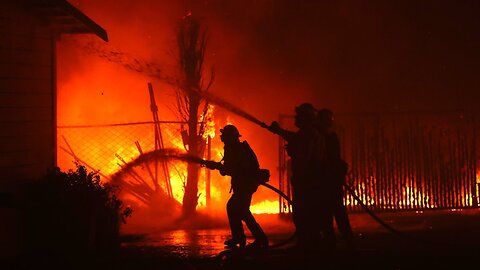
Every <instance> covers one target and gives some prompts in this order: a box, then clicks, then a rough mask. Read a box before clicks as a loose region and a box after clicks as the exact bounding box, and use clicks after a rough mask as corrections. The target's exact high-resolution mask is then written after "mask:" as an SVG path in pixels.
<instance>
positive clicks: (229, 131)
mask: <svg viewBox="0 0 480 270" xmlns="http://www.w3.org/2000/svg"><path fill="white" fill-rule="evenodd" d="M220 132H221V133H222V134H221V136H225V137H234V138H238V137H241V136H242V135H240V132H238V129H237V127H236V126H234V125H230V124H228V125H226V126H225V127H223V128H221V129H220Z"/></svg>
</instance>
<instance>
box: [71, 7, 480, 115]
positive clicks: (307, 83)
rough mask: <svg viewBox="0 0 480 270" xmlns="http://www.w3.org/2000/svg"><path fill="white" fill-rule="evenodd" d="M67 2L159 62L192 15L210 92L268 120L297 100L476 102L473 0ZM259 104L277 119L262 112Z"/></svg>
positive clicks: (359, 105) (437, 106) (114, 40)
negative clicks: (210, 75)
mask: <svg viewBox="0 0 480 270" xmlns="http://www.w3.org/2000/svg"><path fill="white" fill-rule="evenodd" d="M71 3H72V4H74V5H76V6H77V7H79V8H80V9H81V10H82V11H84V12H85V13H86V14H88V15H89V16H90V17H91V18H92V19H94V20H95V21H96V22H98V23H99V24H100V25H101V26H103V27H104V28H105V29H106V30H107V32H108V33H109V37H110V40H111V41H110V43H111V44H112V45H114V46H116V47H117V48H120V49H122V50H124V51H127V52H129V53H132V54H134V55H139V56H141V57H144V58H151V60H153V61H157V60H160V61H164V62H165V63H166V62H168V61H169V59H165V58H166V57H164V56H166V55H167V52H170V53H171V52H174V51H175V40H174V39H175V36H174V31H175V27H176V20H177V19H178V18H179V17H181V16H182V15H184V14H185V13H186V12H187V11H188V10H191V11H192V12H193V15H195V16H197V17H199V18H201V20H202V22H204V25H205V26H206V27H207V28H208V29H209V36H210V43H209V47H208V52H207V53H208V55H207V58H208V59H207V61H208V63H209V64H214V65H215V69H216V73H217V78H216V84H215V86H214V87H213V88H212V92H214V93H218V95H221V96H223V97H225V98H232V97H235V100H240V102H241V103H244V104H241V105H243V106H245V108H247V109H250V110H252V111H253V112H255V113H256V114H257V115H260V116H263V117H265V118H268V119H272V118H273V117H276V116H275V115H276V114H277V113H280V112H283V113H289V112H290V111H291V110H292V108H293V106H294V105H295V104H298V103H299V102H302V101H310V102H312V103H314V105H316V106H328V107H331V108H333V109H334V110H336V111H339V112H341V111H348V112H356V111H392V110H400V111H406V110H423V109H426V110H456V109H462V108H473V107H475V105H476V104H475V102H474V101H475V100H478V97H479V94H477V93H478V91H476V90H477V89H478V87H479V78H478V76H476V75H477V73H478V68H477V63H479V60H480V52H479V50H478V48H479V47H480V46H479V45H480V35H479V30H480V19H479V17H478V12H479V11H480V3H478V1H294V0H229V1H225V0H202V1H194V0H190V1H188V0H184V1H145V0H144V1H134V0H115V1H114V0H102V1H99V0H76V1H74V0H72V1H71ZM162 58H163V59H162ZM266 103H272V104H271V105H269V107H271V108H275V109H277V110H274V109H272V110H271V112H272V114H268V113H264V112H263V111H264V110H265V105H266Z"/></svg>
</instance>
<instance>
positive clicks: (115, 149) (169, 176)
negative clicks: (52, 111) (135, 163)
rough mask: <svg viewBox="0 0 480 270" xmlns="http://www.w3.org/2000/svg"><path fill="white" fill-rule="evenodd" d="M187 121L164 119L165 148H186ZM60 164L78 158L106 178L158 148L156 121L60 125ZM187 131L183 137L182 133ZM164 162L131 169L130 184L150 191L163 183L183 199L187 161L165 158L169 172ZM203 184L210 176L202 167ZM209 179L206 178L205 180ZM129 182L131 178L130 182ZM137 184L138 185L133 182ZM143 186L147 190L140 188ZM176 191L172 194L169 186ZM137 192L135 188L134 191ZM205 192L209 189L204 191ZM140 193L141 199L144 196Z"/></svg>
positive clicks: (69, 163)
mask: <svg viewBox="0 0 480 270" xmlns="http://www.w3.org/2000/svg"><path fill="white" fill-rule="evenodd" d="M184 124H185V123H183V122H161V123H160V129H161V137H162V142H163V146H162V148H174V149H186V147H185V145H184V142H183V139H182V138H185V133H184V131H183V125H184ZM57 134H58V135H57V136H58V138H57V142H58V143H57V145H58V149H57V164H58V166H59V167H60V168H62V169H63V170H68V169H71V168H73V167H75V162H77V163H79V164H81V165H84V166H87V167H88V168H89V169H91V170H94V171H97V172H98V173H99V174H100V175H101V178H102V179H104V180H105V179H106V181H108V180H109V179H110V176H111V175H113V174H114V173H116V172H118V171H119V170H121V169H122V168H124V167H125V166H126V164H127V163H128V162H130V161H132V160H134V159H135V158H137V157H138V156H140V153H141V152H143V153H146V152H149V151H153V150H155V125H154V122H138V123H125V124H108V125H84V126H59V127H58V128H57ZM182 135H183V137H182ZM161 162H163V161H159V162H158V163H157V162H155V163H152V164H147V163H146V164H143V166H139V167H137V168H134V170H129V171H128V174H127V176H128V177H129V178H130V179H129V180H128V181H130V182H131V183H132V185H131V186H130V187H136V190H137V192H136V193H140V194H142V193H146V192H147V191H148V190H154V189H155V188H156V183H157V184H158V185H159V187H160V188H161V189H162V190H163V191H164V192H165V193H166V194H167V195H170V196H173V197H174V198H175V199H177V201H181V199H182V197H183V192H184V185H185V181H186V171H187V170H186V164H184V163H182V162H175V161H171V160H165V162H167V163H168V165H167V167H168V170H167V172H166V174H165V171H164V167H163V166H161V165H162V164H161ZM200 176H201V178H202V179H200V181H199V184H200V188H201V189H202V188H203V189H204V188H205V186H204V185H205V181H206V179H203V178H205V177H206V174H205V172H204V171H203V170H202V172H201V175H200ZM204 180H205V181H204ZM127 184H128V182H127ZM133 184H135V186H133ZM140 186H142V187H141V188H142V189H143V190H145V191H144V192H141V191H139V192H138V190H139V188H140ZM169 189H170V190H171V191H170V192H172V194H168V193H169V192H168V190H169ZM132 193H135V192H132ZM202 195H203V196H205V192H204V193H203V194H202ZM139 197H142V196H138V195H137V199H140V200H141V198H139Z"/></svg>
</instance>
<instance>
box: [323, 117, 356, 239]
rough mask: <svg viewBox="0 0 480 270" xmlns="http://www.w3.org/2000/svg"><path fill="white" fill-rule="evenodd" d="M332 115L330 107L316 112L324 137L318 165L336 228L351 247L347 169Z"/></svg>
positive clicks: (351, 235)
mask: <svg viewBox="0 0 480 270" xmlns="http://www.w3.org/2000/svg"><path fill="white" fill-rule="evenodd" d="M333 123H334V117H333V112H332V111H331V110H330V109H321V110H319V111H318V113H317V127H318V131H319V134H320V135H321V136H323V137H324V138H325V151H326V158H325V160H324V162H323V163H321V164H320V165H319V167H320V168H322V170H321V175H320V178H323V179H322V180H321V181H325V182H326V186H327V189H329V190H330V191H331V192H328V194H329V195H330V196H331V197H330V200H331V201H330V203H331V205H330V206H331V207H332V213H333V216H334V218H335V222H336V224H337V228H338V230H339V232H340V234H341V235H342V237H343V239H344V240H345V244H346V246H347V247H352V241H353V232H352V227H351V226H350V221H349V218H348V214H347V209H346V207H345V205H344V204H343V196H344V193H343V185H344V184H345V181H346V174H347V170H348V165H347V163H346V162H345V161H344V160H343V159H342V158H341V154H340V141H339V139H338V135H337V133H336V132H335V131H334V130H333Z"/></svg>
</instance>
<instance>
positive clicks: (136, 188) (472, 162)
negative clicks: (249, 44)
mask: <svg viewBox="0 0 480 270" xmlns="http://www.w3.org/2000/svg"><path fill="white" fill-rule="evenodd" d="M92 6H95V5H93V4H92ZM92 6H89V5H88V4H87V5H86V7H87V8H92ZM166 8H168V9H171V10H173V11H175V12H172V14H178V10H176V7H172V6H168V7H166ZM252 12H253V11H252ZM148 14H150V13H148ZM150 15H151V14H150ZM194 15H195V14H194ZM111 16H112V17H113V16H114V15H111ZM147 17H148V16H147ZM169 19H172V21H174V19H173V18H169ZM175 19H176V20H177V21H178V18H175ZM105 20H106V21H107V22H109V20H113V19H112V18H109V16H107V18H105ZM152 21H153V20H150V21H148V22H149V25H148V26H147V27H153V26H152V23H151V22H152ZM200 22H202V21H201V20H199V21H197V20H196V19H194V17H193V16H192V15H191V14H190V15H187V16H184V17H183V18H181V19H180V22H179V24H178V25H177V27H170V26H171V25H172V24H171V23H167V22H162V24H157V25H156V26H155V27H153V28H155V29H154V30H158V33H159V34H158V35H159V36H161V38H159V40H160V41H158V40H153V39H154V38H152V37H149V36H146V38H145V40H141V39H140V38H135V40H134V41H132V40H133V39H132V40H130V39H129V38H128V37H129V36H133V37H135V35H133V34H132V33H130V31H129V30H128V28H126V29H125V30H124V29H118V28H119V27H118V26H116V27H114V25H115V24H112V28H113V29H112V43H110V44H108V45H104V44H99V43H97V42H95V41H92V40H90V39H88V38H78V39H75V40H73V39H66V40H62V42H61V44H60V46H59V48H60V51H62V50H64V51H65V52H64V54H65V55H63V56H64V57H63V58H62V57H61V58H59V61H60V63H59V66H60V67H61V69H60V71H59V73H60V74H59V75H60V76H59V102H58V106H59V108H58V115H59V124H60V125H59V126H58V135H59V137H58V145H59V148H58V164H59V165H60V167H62V168H65V169H67V168H71V167H72V165H73V161H77V162H79V163H81V164H84V165H85V166H88V167H89V168H90V169H92V170H95V171H97V172H98V173H99V174H100V175H101V176H102V181H104V182H113V183H116V184H118V185H119V186H121V188H122V198H123V199H125V201H126V202H128V203H129V204H130V205H131V206H132V207H133V208H137V209H149V210H148V211H147V210H145V215H143V216H142V214H140V213H141V211H143V210H141V211H137V212H136V213H138V215H137V217H139V216H142V218H143V221H144V222H145V223H148V222H150V221H151V220H152V217H154V219H159V220H160V219H161V220H162V222H163V221H165V222H167V223H168V222H171V221H172V220H174V218H175V217H179V216H182V215H186V216H189V215H193V213H196V212H197V213H198V212H201V213H208V214H209V215H211V216H219V215H221V214H220V213H223V212H224V205H225V202H226V199H227V197H228V190H229V188H230V186H229V180H228V179H224V178H222V177H220V175H219V174H218V173H216V172H210V171H208V170H206V169H204V168H201V167H200V166H199V165H198V164H194V163H188V162H186V161H185V160H182V159H179V158H171V156H169V155H171V154H172V153H175V157H178V155H180V156H182V155H188V156H193V157H196V158H201V159H208V160H210V159H211V160H215V161H219V160H221V159H222V152H223V149H222V148H221V146H220V144H219V140H218V138H216V137H215V133H216V131H217V129H218V128H219V127H220V126H223V125H224V124H227V123H231V122H233V123H234V124H235V125H239V126H240V129H241V130H242V131H244V132H242V133H243V135H244V138H245V139H248V141H249V142H250V143H252V144H253V145H254V146H255V147H254V148H255V149H258V151H257V152H258V156H259V159H260V163H261V164H262V167H268V168H269V169H270V171H271V172H272V174H273V175H272V184H274V185H278V186H279V189H280V190H282V191H283V192H285V193H287V194H288V195H290V193H289V188H290V186H289V182H288V181H289V180H288V177H289V169H288V162H289V161H288V157H287V156H286V155H285V152H284V149H283V142H281V141H280V142H278V141H277V140H278V139H277V138H275V137H273V136H272V135H270V134H268V132H266V131H263V130H262V129H261V128H259V126H261V125H262V124H263V123H262V121H260V120H259V119H258V118H256V117H255V116H253V115H260V116H261V117H262V119H276V118H277V117H278V114H279V113H282V112H290V110H288V109H289V108H287V107H286V106H288V105H289V104H292V103H295V102H297V101H299V100H295V99H292V100H289V101H288V102H287V101H285V100H286V99H289V98H285V97H284V95H282V94H281V93H283V92H286V91H281V90H283V88H288V85H287V86H284V85H281V86H280V85H279V84H280V83H279V82H277V81H273V82H271V81H270V79H269V78H264V77H263V76H262V75H258V77H254V78H250V77H246V76H242V75H244V74H248V73H241V74H235V75H238V76H231V77H232V78H234V79H231V78H230V77H228V75H232V71H231V70H230V69H233V68H232V67H228V66H229V65H223V66H220V68H218V67H217V69H216V72H213V69H210V70H209V72H205V71H204V67H205V66H210V65H209V64H210V63H211V62H214V61H215V60H217V59H218V58H219V57H218V56H216V53H217V51H218V47H216V46H218V43H221V42H222V41H224V40H222V38H224V39H225V37H222V38H217V39H216V40H215V38H216V37H215V36H213V37H211V36H207V34H206V32H204V28H202V27H201V26H202V25H201V23H200ZM155 23H156V21H155ZM165 25H168V26H169V29H165V28H166V26H165ZM209 26H210V25H209ZM147 27H143V28H142V27H140V28H142V29H145V32H146V33H152V32H154V31H153V30H152V28H148V30H149V31H147ZM212 27H218V26H212ZM157 28H158V29H157ZM121 31H126V33H122V35H119V36H122V38H119V40H118V41H115V38H114V37H115V33H117V34H118V33H119V32H121ZM137 37H138V36H137ZM229 38H230V39H231V40H235V38H238V37H236V36H235V35H233V34H232V36H231V37H229ZM211 39H214V41H216V42H217V43H213V48H216V49H214V50H212V51H209V50H207V44H208V45H209V46H210V45H211V44H212V43H208V42H207V41H210V40H211ZM230 39H229V40H230ZM148 41H151V42H152V44H154V45H158V44H160V45H158V46H154V45H148V44H147V42H148ZM137 43H138V44H137ZM165 44H167V45H168V46H167V45H165ZM229 44H231V46H232V47H233V48H231V50H232V51H237V50H238V51H241V49H242V46H241V44H240V45H239V44H237V43H235V42H233V41H232V42H231V43H229ZM237 46H238V47H237ZM152 47H154V48H152ZM167 47H168V48H167ZM119 48H121V49H119ZM172 48H176V49H175V50H174V51H175V52H174V53H173V55H174V56H173V57H172V55H168V56H163V55H162V56H161V55H160V53H159V51H168V50H172ZM226 54H233V53H232V52H231V51H228V52H227V53H226ZM66 56H68V57H66ZM82 58H85V59H86V61H88V62H89V64H88V66H83V65H82V63H83V62H82V61H80V60H79V59H82ZM252 58H255V57H252ZM62 59H69V61H70V62H62V61H64V60H62ZM235 59H236V60H238V58H235ZM228 60H231V59H230V58H228ZM244 61H245V62H241V61H240V62H241V63H240V64H241V65H244V66H243V67H242V69H244V70H245V69H248V67H249V65H248V64H250V65H251V66H254V64H256V63H254V64H252V62H248V61H247V60H244ZM77 62H78V63H80V64H79V65H74V64H72V63H77ZM226 62H229V61H226ZM230 62H233V61H230ZM229 64H231V66H235V67H238V66H239V65H240V64H233V63H229ZM212 66H213V65H212ZM258 70H261V68H258ZM258 70H256V71H258ZM222 72H223V73H222ZM282 72H283V71H281V72H280V73H282ZM252 73H253V72H252ZM257 73H259V74H264V73H262V72H257ZM225 74H227V75H225ZM282 74H283V73H282ZM206 75H208V76H206ZM222 76H223V77H222ZM225 77H227V78H226V79H225ZM238 78H240V79H238ZM214 79H215V81H214ZM239 80H242V81H245V80H248V81H249V83H248V84H255V89H259V91H257V92H263V91H262V90H265V91H273V90H266V88H268V89H275V92H269V93H268V94H269V95H270V96H272V98H271V99H269V102H268V104H267V103H265V102H262V101H263V100H262V98H261V97H262V93H257V94H255V95H254V94H251V93H250V92H255V91H250V92H248V91H244V90H243V89H241V87H242V86H245V85H248V84H247V83H244V82H243V83H242V82H239ZM147 82H152V83H147ZM153 85H155V88H153ZM238 85H240V86H238ZM147 86H148V87H147ZM267 86H268V87H267ZM302 87H303V86H302V85H299V84H298V83H296V84H295V89H300V90H298V91H299V93H300V92H301V94H299V95H296V98H297V99H300V98H301V99H302V100H300V101H304V100H305V99H307V100H308V99H310V98H312V97H313V98H315V97H317V95H316V94H311V93H310V94H304V93H303V91H302V90H301V89H302ZM147 88H148V91H147ZM214 89H222V94H215V92H214V91H211V90H214ZM277 89H280V90H277ZM249 95H252V96H249ZM224 96H227V97H229V98H228V99H227V98H221V97H224ZM251 100H256V101H252V102H250V101H251ZM259 100H260V101H259ZM92 101H95V102H92ZM258 104H260V105H258ZM278 104H281V105H278ZM285 104H286V105H285ZM291 108H293V106H292V107H291ZM249 112H257V113H249ZM152 116H153V119H152ZM422 117H423V116H422ZM422 117H420V118H422ZM452 117H453V119H450V120H452V121H450V120H449V121H450V122H448V123H447V122H443V123H438V125H435V124H434V123H435V121H437V120H438V119H446V118H452ZM457 117H458V118H457ZM420 118H419V117H418V115H412V114H403V115H402V114H399V115H396V116H395V115H390V116H388V117H387V116H385V115H383V116H382V115H381V114H378V115H376V116H375V117H372V115H357V116H352V115H347V114H344V115H342V114H341V113H340V114H338V121H337V122H338V126H337V129H338V132H339V135H340V137H341V139H342V147H343V149H342V150H343V156H344V158H345V159H346V160H347V161H348V163H349V165H350V170H349V176H348V177H349V178H348V183H349V184H350V186H351V187H352V188H353V189H354V190H355V191H356V192H357V195H358V196H359V197H360V198H361V199H362V201H363V202H364V203H365V204H366V205H368V206H370V207H373V208H374V209H378V210H385V209H430V208H449V207H474V206H477V205H478V195H479V191H478V182H479V181H480V180H477V179H478V176H477V175H478V174H479V172H478V171H479V170H478V164H477V156H478V152H477V148H478V143H476V141H477V138H476V136H477V135H476V133H475V130H476V129H477V128H478V119H476V118H475V116H474V115H472V116H469V117H467V118H461V116H460V115H456V114H451V115H448V116H446V115H445V114H444V115H436V116H431V117H430V118H428V119H427V118H422V119H420ZM459 118H461V120H460V121H457V122H456V123H455V121H456V120H458V119H459ZM285 119H290V120H291V118H289V116H286V117H285ZM412 119H415V120H412ZM287 121H289V120H287ZM452 123H453V124H452ZM286 126H287V127H290V128H291V129H294V127H293V125H291V124H290V126H289V125H288V124H286ZM445 127H447V128H445ZM445 130H448V131H445ZM472 131H473V132H472ZM170 149H175V150H172V151H173V152H169V153H170V154H168V155H166V156H165V155H160V156H158V155H157V156H156V157H153V156H155V155H153V156H152V155H150V154H151V153H163V154H165V153H166V152H165V151H167V152H168V151H170ZM162 151H164V152H162ZM149 155H150V156H149ZM264 164H265V165H264ZM277 167H278V172H277V170H276V168H277ZM277 181H278V182H277ZM345 202H346V204H347V205H348V206H349V207H350V209H352V210H354V209H359V207H358V203H357V202H355V201H354V199H353V197H352V196H347V197H346V198H345ZM290 211H291V209H290V208H289V207H288V205H287V203H286V202H285V200H283V199H282V198H281V197H279V196H277V195H276V194H273V193H271V192H270V191H268V190H267V191H266V190H259V191H258V192H257V193H256V195H255V196H254V201H253V205H252V212H253V213H257V214H258V213H278V212H290ZM147 212H148V213H147ZM134 219H135V217H133V218H132V222H135V220H134Z"/></svg>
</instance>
